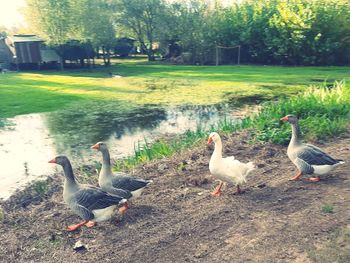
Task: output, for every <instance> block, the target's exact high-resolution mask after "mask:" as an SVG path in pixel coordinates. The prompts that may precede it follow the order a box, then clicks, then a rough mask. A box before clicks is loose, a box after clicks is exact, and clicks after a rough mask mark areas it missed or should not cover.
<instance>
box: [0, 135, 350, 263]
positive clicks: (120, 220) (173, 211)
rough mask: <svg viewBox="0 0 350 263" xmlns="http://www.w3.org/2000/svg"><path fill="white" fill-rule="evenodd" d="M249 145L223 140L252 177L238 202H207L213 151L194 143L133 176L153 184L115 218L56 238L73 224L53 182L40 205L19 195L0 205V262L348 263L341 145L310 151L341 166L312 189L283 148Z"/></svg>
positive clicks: (29, 195)
mask: <svg viewBox="0 0 350 263" xmlns="http://www.w3.org/2000/svg"><path fill="white" fill-rule="evenodd" d="M248 141H249V136H248V133H247V132H244V133H235V134H232V135H230V136H223V144H224V151H225V155H234V156H235V157H236V158H237V159H238V160H241V161H251V160H253V161H254V162H255V163H256V165H257V167H258V168H257V169H256V170H255V171H254V172H253V173H252V174H251V175H250V177H249V178H248V183H247V184H246V185H244V187H243V188H244V189H245V192H244V193H243V194H241V195H234V191H235V189H234V187H232V186H229V185H228V186H226V187H225V189H224V191H223V194H222V195H221V197H218V198H214V197H212V196H211V195H210V193H211V191H212V190H213V189H214V188H215V186H216V184H217V182H215V180H214V179H213V178H212V177H211V176H210V173H209V169H208V163H209V159H210V156H211V153H212V151H213V148H212V147H208V146H207V145H206V143H205V142H202V143H201V144H200V145H198V146H196V147H194V148H193V149H189V150H187V151H185V152H182V153H181V154H178V155H177V156H174V157H172V158H169V159H162V160H159V161H156V162H152V163H148V164H146V165H143V166H141V167H138V168H137V169H135V170H134V171H132V173H133V174H134V175H136V176H140V177H143V178H150V179H153V181H154V182H153V184H152V185H150V186H149V187H148V188H147V189H146V190H145V191H144V194H143V196H142V197H141V198H140V199H138V200H135V201H134V202H133V203H132V204H131V206H130V209H129V210H128V211H127V212H126V214H125V215H124V216H123V217H121V216H120V215H118V214H116V216H115V217H114V218H113V219H112V220H111V221H107V222H102V223H100V224H98V225H97V226H96V227H93V228H87V227H83V228H81V230H78V231H75V232H67V231H66V230H65V228H66V226H67V225H69V224H72V223H76V222H78V221H80V219H79V218H78V217H77V216H75V215H74V214H72V213H71V211H70V210H69V209H68V208H67V207H66V206H65V205H64V203H63V198H62V186H61V185H62V181H63V177H62V175H61V174H62V173H59V174H57V175H53V176H52V177H50V178H49V179H48V184H49V187H50V190H49V191H48V192H47V193H46V194H44V195H43V194H42V195H38V193H37V192H36V191H35V190H33V187H28V188H27V189H26V190H25V191H22V192H19V193H17V194H16V195H15V196H13V197H12V198H10V199H9V200H7V201H6V202H3V203H2V214H3V215H2V219H1V222H0V244H1V246H0V262H11V263H14V262H133V263H134V262H143V263H147V262H161V263H166V262H259V263H260V262H350V212H349V211H350V180H349V170H350V161H349V160H350V151H349V148H350V139H349V138H348V137H342V138H338V139H336V140H334V141H331V142H327V143H318V146H320V147H321V148H323V149H324V150H325V151H326V152H328V153H330V154H331V155H333V156H334V157H336V158H341V159H344V160H345V161H346V163H345V164H344V165H342V166H340V167H338V168H336V169H335V170H334V171H333V172H332V174H330V175H328V176H326V177H325V178H323V180H322V181H320V182H318V183H311V182H308V181H306V180H302V181H297V182H294V181H293V182H291V181H288V179H289V178H291V177H292V176H293V175H294V174H295V171H296V170H295V167H294V166H293V165H292V163H291V162H290V160H289V159H288V158H287V156H286V150H287V149H286V147H284V146H276V145H272V144H254V145H252V144H250V143H249V142H248ZM82 171H83V172H82ZM75 172H76V174H77V176H78V178H79V180H80V181H81V180H92V182H94V183H96V182H97V176H92V177H89V178H88V179H86V178H87V177H86V176H83V175H84V174H86V173H89V172H90V174H92V173H93V171H89V170H86V169H85V170H84V169H79V170H77V171H75ZM325 205H328V208H329V207H330V209H326V208H325ZM77 241H80V242H81V244H83V246H84V247H83V248H82V249H79V250H74V249H73V248H74V245H75V244H76V242H77Z"/></svg>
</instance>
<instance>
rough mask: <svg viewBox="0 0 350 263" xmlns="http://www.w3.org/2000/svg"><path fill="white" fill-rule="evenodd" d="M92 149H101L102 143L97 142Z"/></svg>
mask: <svg viewBox="0 0 350 263" xmlns="http://www.w3.org/2000/svg"><path fill="white" fill-rule="evenodd" d="M91 149H95V150H98V149H100V145H99V144H98V143H96V144H94V145H92V146H91Z"/></svg>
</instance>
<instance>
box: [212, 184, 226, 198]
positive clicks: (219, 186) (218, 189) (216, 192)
mask: <svg viewBox="0 0 350 263" xmlns="http://www.w3.org/2000/svg"><path fill="white" fill-rule="evenodd" d="M223 184H224V183H223V182H221V181H220V183H219V185H218V186H217V187H216V189H215V191H214V192H212V193H211V195H212V196H215V197H219V196H220V195H221V188H222V186H223Z"/></svg>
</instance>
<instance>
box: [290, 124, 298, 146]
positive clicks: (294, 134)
mask: <svg viewBox="0 0 350 263" xmlns="http://www.w3.org/2000/svg"><path fill="white" fill-rule="evenodd" d="M300 140H301V130H300V127H299V124H298V123H294V124H292V138H291V140H290V144H299V143H300Z"/></svg>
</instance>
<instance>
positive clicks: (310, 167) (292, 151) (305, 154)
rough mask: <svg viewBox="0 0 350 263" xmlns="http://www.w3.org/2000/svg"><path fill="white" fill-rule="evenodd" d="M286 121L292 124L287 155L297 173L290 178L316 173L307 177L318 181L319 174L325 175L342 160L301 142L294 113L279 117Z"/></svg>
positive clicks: (293, 179) (297, 178)
mask: <svg viewBox="0 0 350 263" xmlns="http://www.w3.org/2000/svg"><path fill="white" fill-rule="evenodd" d="M280 120H281V121H287V122H289V123H290V124H291V126H292V138H291V139H290V142H289V145H288V149H287V155H288V157H289V159H290V160H291V161H292V163H293V164H294V165H295V166H296V167H297V169H298V172H297V174H296V175H295V176H294V177H293V178H291V179H290V180H292V181H296V180H299V179H300V177H301V176H302V175H303V174H309V175H316V176H315V177H310V178H308V180H309V181H311V182H318V181H320V175H325V174H327V173H329V172H330V171H331V170H333V169H334V168H335V167H337V166H338V165H340V164H343V163H344V161H343V160H338V159H334V158H332V157H331V156H329V155H328V154H326V153H325V152H323V151H322V150H321V149H320V148H318V147H316V146H314V145H312V144H306V143H302V142H301V131H300V127H299V122H298V118H297V117H295V116H294V115H287V116H284V117H283V118H281V119H280Z"/></svg>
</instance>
